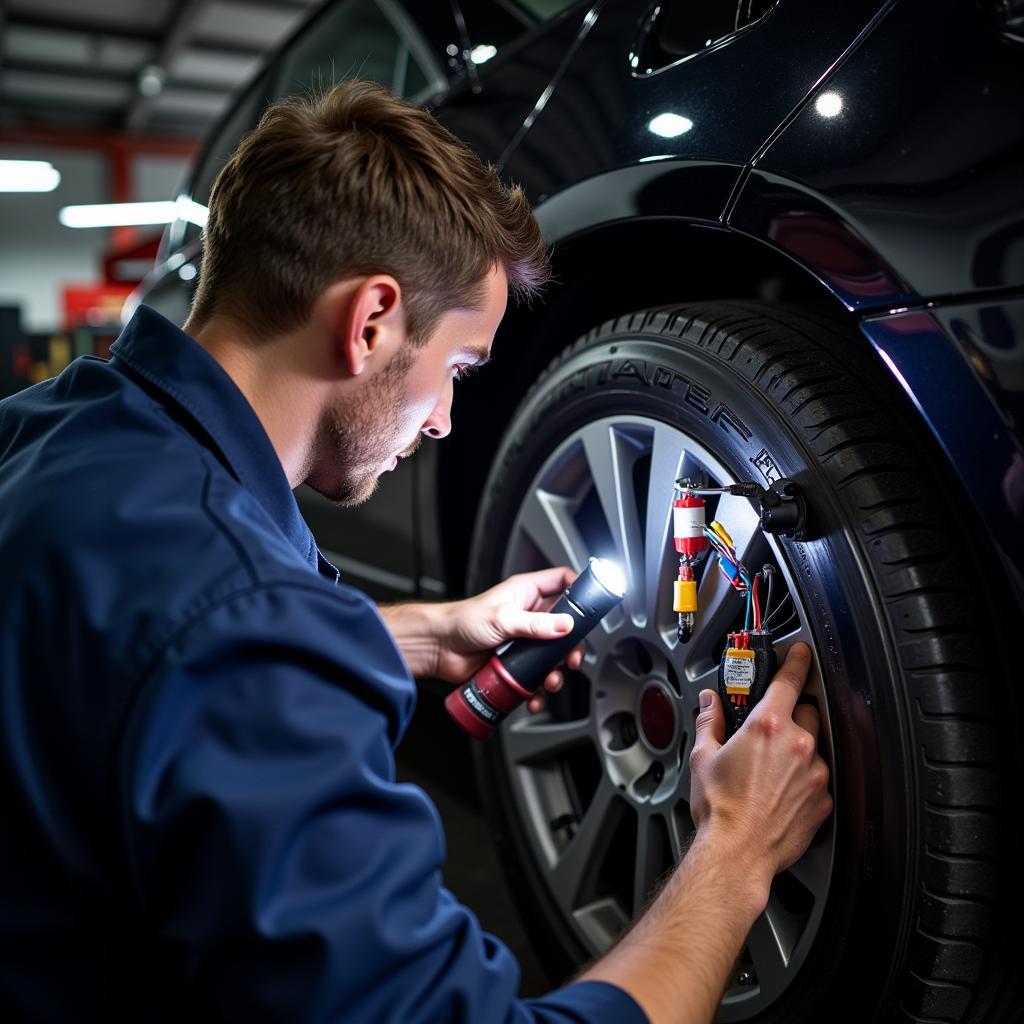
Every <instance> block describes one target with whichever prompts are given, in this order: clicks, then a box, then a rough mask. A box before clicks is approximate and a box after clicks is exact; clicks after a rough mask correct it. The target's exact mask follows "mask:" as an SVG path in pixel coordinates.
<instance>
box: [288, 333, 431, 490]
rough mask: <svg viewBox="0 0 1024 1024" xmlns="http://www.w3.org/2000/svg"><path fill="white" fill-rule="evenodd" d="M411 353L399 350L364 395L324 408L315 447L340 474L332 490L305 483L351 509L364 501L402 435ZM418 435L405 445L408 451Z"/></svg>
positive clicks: (394, 452)
mask: <svg viewBox="0 0 1024 1024" xmlns="http://www.w3.org/2000/svg"><path fill="white" fill-rule="evenodd" d="M412 362H413V355H412V353H411V352H408V351H404V350H403V351H401V352H399V353H398V354H397V355H396V356H395V358H394V359H393V360H392V361H391V363H390V364H389V365H388V366H387V367H386V368H385V369H384V370H383V371H382V372H381V374H380V378H379V380H378V381H376V382H375V383H373V384H371V385H370V386H368V387H367V388H365V389H364V390H365V394H363V395H362V397H360V398H357V399H355V400H349V401H346V402H344V403H342V402H338V403H337V404H335V405H332V406H329V407H328V408H327V409H325V410H324V415H323V416H322V418H321V420H320V426H319V429H318V431H317V433H318V437H319V441H318V443H317V452H318V455H319V457H320V458H321V459H326V460H327V462H328V463H329V464H331V465H333V466H338V467H340V471H341V476H340V478H339V479H338V481H337V482H333V483H332V486H331V489H330V490H324V489H321V487H319V486H317V484H316V482H315V481H314V480H308V481H307V483H308V484H309V486H310V487H312V488H313V490H315V491H316V492H317V493H318V494H321V495H323V497H325V498H327V500H328V501H331V502H333V503H334V504H335V505H338V506H340V507H341V508H354V507H355V506H356V505H362V504H363V503H364V502H366V501H368V500H369V499H370V498H371V497H372V495H373V493H374V491H376V490H377V485H378V483H379V482H380V474H381V472H382V469H381V467H382V466H383V464H384V463H385V462H386V461H387V460H388V459H389V458H391V456H393V455H395V454H396V451H397V448H398V445H399V444H401V441H402V438H400V437H399V436H398V432H399V430H400V419H401V414H402V403H403V399H404V397H405V377H406V373H407V371H408V369H409V367H410V366H411V365H412ZM420 440H421V438H419V437H418V438H417V439H416V441H415V442H414V443H413V444H412V445H411V446H410V447H409V448H407V449H406V450H405V452H404V453H403V454H411V453H412V452H413V451H414V450H415V449H416V448H417V447H419V442H420Z"/></svg>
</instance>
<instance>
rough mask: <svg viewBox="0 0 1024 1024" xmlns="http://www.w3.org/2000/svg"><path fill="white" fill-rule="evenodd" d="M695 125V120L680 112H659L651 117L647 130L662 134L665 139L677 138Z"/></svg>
mask: <svg viewBox="0 0 1024 1024" xmlns="http://www.w3.org/2000/svg"><path fill="white" fill-rule="evenodd" d="M692 127H693V122H692V121H691V120H690V119H689V118H688V117H682V116H680V115H679V114H658V116H657V117H654V118H651V121H650V123H649V124H648V125H647V130H648V131H651V132H654V134H655V135H660V136H661V137H662V138H663V139H676V138H678V137H679V136H680V135H685V134H686V133H687V132H688V131H689V130H690V129H691V128H692Z"/></svg>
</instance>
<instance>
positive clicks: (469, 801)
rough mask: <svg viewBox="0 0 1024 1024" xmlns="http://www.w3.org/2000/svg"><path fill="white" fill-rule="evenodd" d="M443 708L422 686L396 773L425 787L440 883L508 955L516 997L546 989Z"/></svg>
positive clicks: (464, 745) (466, 751)
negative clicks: (443, 854) (515, 966)
mask: <svg viewBox="0 0 1024 1024" xmlns="http://www.w3.org/2000/svg"><path fill="white" fill-rule="evenodd" d="M463 736H464V734H462V733H461V732H460V731H459V730H458V729H457V727H456V726H455V725H454V723H453V722H452V721H451V719H450V718H449V717H448V714H447V712H446V711H445V710H444V705H443V703H442V697H441V694H440V692H438V691H436V690H434V689H433V688H427V687H421V688H420V699H419V706H418V707H417V709H416V714H415V715H414V716H413V721H412V723H411V725H410V727H409V731H408V733H407V734H406V736H405V737H404V739H403V740H402V744H401V746H400V747H399V748H398V752H397V766H398V777H399V779H401V780H402V781H403V782H413V783H415V784H416V785H418V786H421V787H422V788H423V789H425V790H426V791H427V793H428V794H429V795H430V797H431V799H432V800H433V801H434V803H435V804H436V805H437V808H438V810H439V811H440V813H441V820H442V821H443V822H444V827H445V836H446V838H447V840H448V862H447V864H445V866H444V869H443V871H442V874H443V876H444V883H445V885H447V886H448V888H449V889H451V891H452V892H453V893H454V894H455V895H456V896H457V897H458V898H459V899H460V900H461V901H462V902H463V903H465V904H466V906H468V907H469V908H470V909H471V910H473V912H474V913H475V914H476V915H477V917H478V918H479V919H480V923H481V924H482V925H483V927H484V928H485V929H487V931H489V932H491V933H492V934H493V935H496V936H497V937H498V938H499V939H501V940H502V942H504V943H505V945H506V946H508V947H509V949H511V950H512V952H513V953H514V954H515V956H516V958H517V959H518V960H519V965H520V967H521V968H522V972H523V976H522V982H521V986H520V995H522V996H524V997H528V996H536V995H541V994H543V993H545V992H549V991H551V989H552V988H553V985H552V984H551V983H550V982H549V981H548V979H547V976H546V975H545V973H544V970H543V968H542V967H541V965H540V963H539V962H538V960H537V957H536V956H535V954H534V952H533V949H532V948H531V946H530V943H529V940H528V939H527V937H526V933H525V932H524V931H523V926H522V924H521V922H520V920H519V915H518V913H517V912H516V909H515V904H514V902H513V899H512V894H511V893H510V892H509V889H508V886H507V885H506V883H505V876H504V873H503V872H502V870H501V865H500V863H499V860H498V854H497V851H496V850H495V848H494V843H493V840H492V838H491V832H490V829H489V828H488V826H487V821H486V819H485V817H484V815H483V813H482V809H481V807H480V800H479V796H478V794H477V788H476V780H475V776H474V772H473V761H472V757H471V754H470V748H469V744H470V743H471V742H474V741H472V740H469V739H468V738H465V739H464V738H463Z"/></svg>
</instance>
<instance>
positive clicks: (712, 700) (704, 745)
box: [690, 690, 725, 757]
mask: <svg viewBox="0 0 1024 1024" xmlns="http://www.w3.org/2000/svg"><path fill="white" fill-rule="evenodd" d="M724 742H725V712H724V711H723V710H722V702H721V701H720V700H719V699H718V694H717V693H715V691H714V690H701V691H700V712H699V713H698V715H697V723H696V735H695V737H694V741H693V753H691V755H690V756H691V757H693V756H697V757H706V756H707V755H708V754H711V753H713V752H714V751H716V750H717V749H718V748H719V747H720V746H721V745H722V744H723V743H724Z"/></svg>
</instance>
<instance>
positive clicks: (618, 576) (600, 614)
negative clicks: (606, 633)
mask: <svg viewBox="0 0 1024 1024" xmlns="http://www.w3.org/2000/svg"><path fill="white" fill-rule="evenodd" d="M625 593H626V580H625V577H624V576H623V575H622V570H620V569H619V567H618V566H617V565H616V564H615V563H614V562H609V561H607V560H606V559H604V558H591V559H590V564H589V565H588V566H587V568H586V569H584V570H583V572H581V573H580V574H579V576H577V577H576V579H575V580H573V582H572V583H571V584H570V585H569V586H568V587H567V588H566V591H565V593H564V594H562V596H561V597H560V598H559V599H558V603H557V604H556V605H555V606H554V608H552V609H551V611H550V614H551V615H571V616H572V619H573V628H572V632H570V633H567V634H566V635H565V636H561V637H558V638H557V639H556V640H527V639H525V638H523V639H519V640H513V641H512V642H511V643H509V644H506V646H505V647H503V648H502V649H501V650H500V651H498V653H497V654H494V655H492V656H491V659H490V661H488V662H487V664H486V665H484V667H483V668H482V669H480V671H479V672H477V674H476V675H475V676H474V677H473V678H472V679H470V681H469V682H468V683H466V684H465V685H464V686H461V687H459V689H457V690H453V691H452V692H451V693H450V694H448V697H447V698H446V699H445V702H444V703H445V707H447V708H448V714H450V715H451V716H452V718H454V719H455V721H456V722H458V724H459V725H461V726H462V728H463V729H465V730H466V732H468V733H469V734H470V735H471V736H475V737H476V738H477V739H478V740H484V739H487V737H488V736H490V735H491V733H492V732H494V730H495V729H496V728H497V727H498V725H500V724H501V722H502V721H503V720H504V719H505V717H506V716H507V715H508V714H509V713H510V712H512V711H514V710H515V709H516V708H517V707H519V705H520V704H522V703H523V701H524V700H529V699H530V698H531V697H532V696H533V695H534V694H535V693H536V692H537V690H538V689H540V687H541V684H542V683H543V682H544V680H545V679H546V678H547V674H548V673H549V672H550V671H551V670H552V669H553V668H554V667H555V666H556V665H558V664H559V663H560V662H561V661H563V660H564V659H565V656H566V655H567V654H568V653H569V652H570V651H571V650H572V649H573V648H574V647H575V646H576V645H577V644H578V643H579V642H580V641H581V640H582V639H583V638H584V637H585V636H586V635H587V634H588V633H589V632H590V631H591V630H592V629H593V628H594V627H595V626H596V625H597V624H598V623H599V622H600V621H601V620H602V619H603V618H604V617H605V616H606V615H607V614H608V613H609V612H610V611H611V610H612V609H613V608H615V607H617V606H618V605H619V604H620V603H621V601H622V598H623V596H624V595H625Z"/></svg>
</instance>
